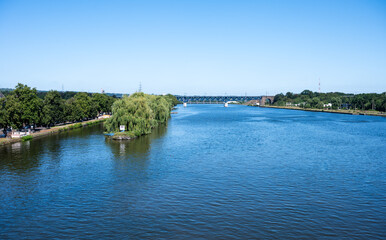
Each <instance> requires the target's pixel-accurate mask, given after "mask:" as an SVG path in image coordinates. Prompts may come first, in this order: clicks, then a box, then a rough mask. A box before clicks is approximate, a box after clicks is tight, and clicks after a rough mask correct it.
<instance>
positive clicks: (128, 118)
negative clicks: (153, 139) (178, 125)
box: [105, 93, 172, 136]
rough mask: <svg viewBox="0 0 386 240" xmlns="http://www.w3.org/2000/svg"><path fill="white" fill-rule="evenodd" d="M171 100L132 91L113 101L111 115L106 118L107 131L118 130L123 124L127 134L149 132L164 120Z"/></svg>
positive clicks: (139, 134) (167, 114)
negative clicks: (128, 94)
mask: <svg viewBox="0 0 386 240" xmlns="http://www.w3.org/2000/svg"><path fill="white" fill-rule="evenodd" d="M171 104H172V103H171V101H168V100H167V99H166V97H164V96H153V95H147V94H144V93H134V94H132V95H130V97H127V96H124V97H123V98H122V99H120V100H117V101H115V102H114V104H113V106H112V113H113V115H112V116H111V118H109V119H107V121H106V123H105V128H106V131H107V132H118V131H119V127H120V126H121V125H124V126H125V127H126V131H127V133H128V134H130V135H133V136H141V135H144V134H148V133H150V132H151V129H152V128H154V127H156V126H157V125H158V123H163V122H166V121H167V119H168V118H169V116H170V109H171V108H172V106H171Z"/></svg>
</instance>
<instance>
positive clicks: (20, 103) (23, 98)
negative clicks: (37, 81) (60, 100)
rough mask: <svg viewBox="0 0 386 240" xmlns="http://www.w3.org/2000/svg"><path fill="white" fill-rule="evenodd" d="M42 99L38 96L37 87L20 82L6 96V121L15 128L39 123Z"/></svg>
mask: <svg viewBox="0 0 386 240" xmlns="http://www.w3.org/2000/svg"><path fill="white" fill-rule="evenodd" d="M41 107H42V100H41V99H40V98H38V97H37V91H36V89H35V88H33V89H31V88H30V87H28V86H27V85H23V84H21V83H19V84H18V85H17V86H16V89H15V90H14V91H12V92H11V94H10V95H8V96H7V98H6V103H5V109H6V114H5V117H6V119H7V120H6V121H7V122H8V123H9V124H10V125H11V126H12V128H14V129H20V128H22V127H23V126H26V125H35V124H37V123H39V121H40V117H41Z"/></svg>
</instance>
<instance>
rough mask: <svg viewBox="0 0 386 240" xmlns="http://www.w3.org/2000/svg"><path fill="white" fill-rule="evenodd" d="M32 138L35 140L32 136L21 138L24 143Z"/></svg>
mask: <svg viewBox="0 0 386 240" xmlns="http://www.w3.org/2000/svg"><path fill="white" fill-rule="evenodd" d="M32 138H33V137H32V136H31V135H27V136H23V137H21V140H22V141H23V142H25V141H28V140H31V139H32Z"/></svg>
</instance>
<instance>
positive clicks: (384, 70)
mask: <svg viewBox="0 0 386 240" xmlns="http://www.w3.org/2000/svg"><path fill="white" fill-rule="evenodd" d="M319 78H320V81H321V91H322V92H328V91H342V92H351V93H360V92H384V91H386V1H374V0H363V1H355V0H350V1H343V0H342V1H296V0H295V1H268V0H267V1H241V0H240V1H225V0H221V1H215V0H205V1H199V0H191V1H178V0H175V1H166V0H165V1H146V0H140V1H129V0H127V1H117V0H112V1H107V0H106V1H98V0H90V1H84V0H74V1H71V0H66V1H64V0H63V1H59V0H57V1H52V0H47V1H33V0H29V1H17V0H12V1H5V0H0V88H1V87H14V86H15V85H16V84H17V83H18V82H21V83H25V84H27V85H29V86H32V87H36V88H38V89H42V90H50V89H56V90H61V89H62V85H63V87H64V90H78V91H90V92H100V91H101V89H104V90H105V91H107V92H120V93H131V92H134V91H136V90H137V89H138V86H139V83H140V82H141V83H142V89H143V91H144V92H146V93H159V94H162V93H169V92H170V93H173V94H206V95H220V94H225V93H226V94H227V95H230V94H234V95H245V94H247V95H261V94H266V93H268V94H270V95H271V94H276V93H280V92H284V93H285V92H287V91H292V92H300V91H302V90H304V89H310V90H312V91H317V90H318V81H319V80H318V79H319Z"/></svg>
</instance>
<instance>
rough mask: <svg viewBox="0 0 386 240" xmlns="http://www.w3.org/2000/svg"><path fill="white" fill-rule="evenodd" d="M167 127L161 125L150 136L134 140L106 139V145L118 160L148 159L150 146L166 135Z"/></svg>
mask: <svg viewBox="0 0 386 240" xmlns="http://www.w3.org/2000/svg"><path fill="white" fill-rule="evenodd" d="M166 130H167V126H165V125H161V126H158V127H156V128H154V129H153V131H152V132H151V133H150V134H148V135H144V136H141V137H139V138H136V139H133V140H129V141H127V140H113V139H111V138H108V137H106V140H105V141H106V144H107V145H108V146H109V147H110V148H111V151H112V153H113V154H114V156H115V157H116V158H117V159H120V160H125V159H132V158H136V159H146V158H148V156H149V150H150V144H151V142H152V141H153V140H154V139H157V138H160V137H162V136H163V135H165V133H166Z"/></svg>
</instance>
